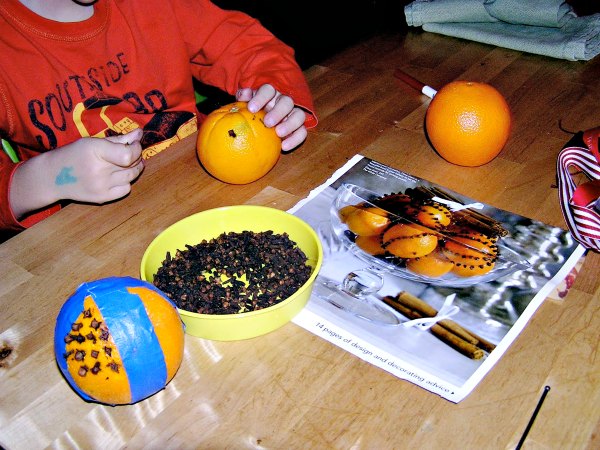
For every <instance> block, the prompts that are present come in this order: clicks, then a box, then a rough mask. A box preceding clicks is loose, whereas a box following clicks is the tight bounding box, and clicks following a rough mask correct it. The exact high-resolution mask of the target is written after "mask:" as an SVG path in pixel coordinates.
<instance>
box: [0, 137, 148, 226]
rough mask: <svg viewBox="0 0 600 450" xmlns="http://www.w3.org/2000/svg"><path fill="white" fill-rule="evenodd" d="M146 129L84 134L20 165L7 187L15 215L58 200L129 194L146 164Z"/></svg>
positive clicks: (92, 200)
mask: <svg viewBox="0 0 600 450" xmlns="http://www.w3.org/2000/svg"><path fill="white" fill-rule="evenodd" d="M141 136H142V131H141V130H139V129H138V130H134V131H132V132H131V133H128V134H126V135H121V136H113V137H108V138H104V139H101V138H82V139H79V140H77V141H76V142H73V143H72V144H69V145H65V146H64V147H61V148H58V149H56V150H53V151H50V152H46V153H42V154H40V155H39V156H36V157H34V158H31V159H29V160H27V161H25V162H24V163H22V164H20V165H19V166H18V167H17V169H16V170H15V172H14V174H13V177H12V181H11V184H10V187H9V202H10V207H11V209H12V212H13V214H14V216H15V217H16V218H17V219H21V218H22V217H23V216H25V215H26V214H27V213H29V212H31V211H34V210H38V209H40V208H44V207H46V206H48V205H51V204H53V203H55V202H57V201H59V200H77V201H83V202H90V203H105V202H108V201H111V200H116V199H118V198H121V197H123V196H125V195H127V194H128V193H129V191H130V190H131V182H132V181H134V180H135V179H136V178H137V177H138V176H139V174H140V173H141V171H142V170H143V168H144V163H143V161H142V159H141V151H142V147H141V145H140V142H139V140H140V139H141Z"/></svg>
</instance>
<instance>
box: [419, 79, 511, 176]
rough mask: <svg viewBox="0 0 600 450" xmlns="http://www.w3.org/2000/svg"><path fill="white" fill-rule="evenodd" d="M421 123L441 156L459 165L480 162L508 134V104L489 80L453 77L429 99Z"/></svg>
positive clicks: (493, 154) (487, 158)
mask: <svg viewBox="0 0 600 450" xmlns="http://www.w3.org/2000/svg"><path fill="white" fill-rule="evenodd" d="M425 126H426V129H427V135H428V137H429V140H430V141H431V144H432V145H433V147H434V148H435V150H436V151H437V152H438V153H439V154H440V156H442V158H444V159H445V160H447V161H448V162H451V163H453V164H457V165H460V166H469V167H475V166H481V165H483V164H486V163H488V162H490V161H491V160H492V159H494V158H495V157H496V156H497V155H498V154H499V153H500V151H501V150H502V148H504V145H505V144H506V141H507V140H508V137H509V134H510V127H511V114H510V108H509V106H508V104H507V103H506V100H505V99H504V97H503V96H502V94H500V92H498V90H496V88H494V87H493V86H490V85H489V84H486V83H477V82H473V81H453V82H451V83H448V84H447V85H445V86H444V87H442V89H440V90H439V91H438V92H437V94H436V95H435V96H434V97H433V100H431V103H430V104H429V107H428V108H427V114H426V116H425Z"/></svg>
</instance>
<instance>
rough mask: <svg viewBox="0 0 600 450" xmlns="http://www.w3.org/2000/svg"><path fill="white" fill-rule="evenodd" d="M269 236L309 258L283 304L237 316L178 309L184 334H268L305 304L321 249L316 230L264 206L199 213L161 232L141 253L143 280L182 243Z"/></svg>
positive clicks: (232, 338) (214, 336)
mask: <svg viewBox="0 0 600 450" xmlns="http://www.w3.org/2000/svg"><path fill="white" fill-rule="evenodd" d="M269 230H271V231H273V232H274V233H277V234H283V233H287V234H288V235H289V237H290V239H291V240H293V241H294V242H296V244H298V246H299V247H300V249H301V250H302V251H303V252H304V253H305V255H306V256H307V258H308V261H307V263H308V264H309V265H310V266H311V267H312V273H311V276H310V278H309V279H308V280H307V281H306V283H304V285H302V286H301V287H300V288H299V289H298V290H297V291H296V292H295V293H294V294H292V295H291V296H290V297H289V298H287V299H286V300H284V301H282V302H280V303H277V304H276V305H273V306H270V307H268V308H265V309H261V310H258V311H250V312H247V313H240V314H221V315H219V314H198V313H194V312H190V311H185V310H183V309H179V313H180V315H181V318H182V320H183V322H184V323H185V327H186V328H185V330H186V333H188V334H191V335H193V336H198V337H202V338H206V339H214V340H218V341H235V340H240V339H248V338H252V337H256V336H260V335H263V334H266V333H269V332H271V331H273V330H276V329H277V328H279V327H281V326H283V325H284V324H286V323H287V322H289V321H290V320H291V319H292V318H293V317H294V316H295V315H296V314H297V313H298V312H300V310H301V309H302V308H303V307H304V305H306V303H307V302H308V299H309V298H310V294H311V292H312V288H313V284H314V281H315V278H316V277H317V274H318V272H319V270H320V268H321V264H322V262H323V248H322V246H321V242H320V241H319V238H318V237H317V234H316V233H315V231H314V230H313V229H312V228H311V227H310V225H308V224H307V223H306V222H304V221H303V220H302V219H299V218H298V217H296V216H294V215H292V214H289V213H287V212H285V211H280V210H278V209H273V208H268V207H264V206H252V205H240V206H226V207H223V208H216V209H211V210H207V211H203V212H200V213H197V214H194V215H192V216H189V217H186V218H185V219H182V220H180V221H179V222H176V223H174V224H173V225H171V226H170V227H168V228H167V229H166V230H164V231H163V232H162V233H160V234H159V235H158V236H157V237H156V238H155V239H154V240H153V241H152V242H151V243H150V245H149V246H148V248H147V249H146V251H145V252H144V256H143V257H142V263H141V268H140V271H141V278H142V280H145V281H149V282H150V283H152V282H153V280H154V275H155V274H156V272H158V269H159V268H160V266H161V265H162V263H163V261H164V260H165V259H166V256H167V252H171V255H175V253H176V251H177V250H185V246H186V244H188V245H196V244H198V243H200V242H201V241H202V240H203V239H206V240H210V239H212V238H216V237H217V236H219V235H220V234H222V233H225V232H236V233H241V232H242V231H252V232H255V233H258V232H261V231H269Z"/></svg>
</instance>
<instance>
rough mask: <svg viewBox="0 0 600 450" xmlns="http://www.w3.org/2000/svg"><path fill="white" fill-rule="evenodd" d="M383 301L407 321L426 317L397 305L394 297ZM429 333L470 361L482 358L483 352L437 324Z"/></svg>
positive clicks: (387, 297)
mask: <svg viewBox="0 0 600 450" xmlns="http://www.w3.org/2000/svg"><path fill="white" fill-rule="evenodd" d="M383 301H384V302H385V303H386V304H387V305H389V306H390V307H392V308H393V309H395V310H396V311H398V312H399V313H400V314H402V315H403V316H405V317H407V318H408V319H411V320H414V319H422V318H424V317H428V316H424V315H423V314H421V313H420V312H419V311H416V310H414V309H411V308H409V307H407V306H405V305H403V304H401V303H399V302H398V301H397V299H396V298H394V297H390V296H386V297H384V298H383ZM429 331H431V333H432V334H433V335H434V336H435V337H437V338H438V339H440V340H441V341H443V342H445V343H446V344H448V345H449V346H451V347H452V348H454V349H455V350H457V351H458V352H460V353H462V354H463V355H465V356H467V357H469V358H471V359H480V358H482V357H483V350H481V349H480V348H479V347H477V346H476V345H474V344H472V343H471V342H469V341H466V340H465V339H463V338H461V337H460V336H458V335H456V334H454V333H452V332H451V331H449V330H447V329H446V328H444V327H443V326H441V325H439V324H437V323H436V324H434V325H433V326H432V327H431V328H430V329H429Z"/></svg>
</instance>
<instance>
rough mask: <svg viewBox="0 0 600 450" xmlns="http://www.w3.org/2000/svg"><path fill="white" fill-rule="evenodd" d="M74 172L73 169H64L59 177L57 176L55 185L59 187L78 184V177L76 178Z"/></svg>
mask: <svg viewBox="0 0 600 450" xmlns="http://www.w3.org/2000/svg"><path fill="white" fill-rule="evenodd" d="M72 171H73V167H72V166H71V167H63V168H62V169H61V170H60V172H59V173H58V175H57V176H56V180H55V181H54V183H55V184H56V185H57V186H63V185H65V184H75V183H77V177H74V176H73V175H72V174H71V172H72Z"/></svg>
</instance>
